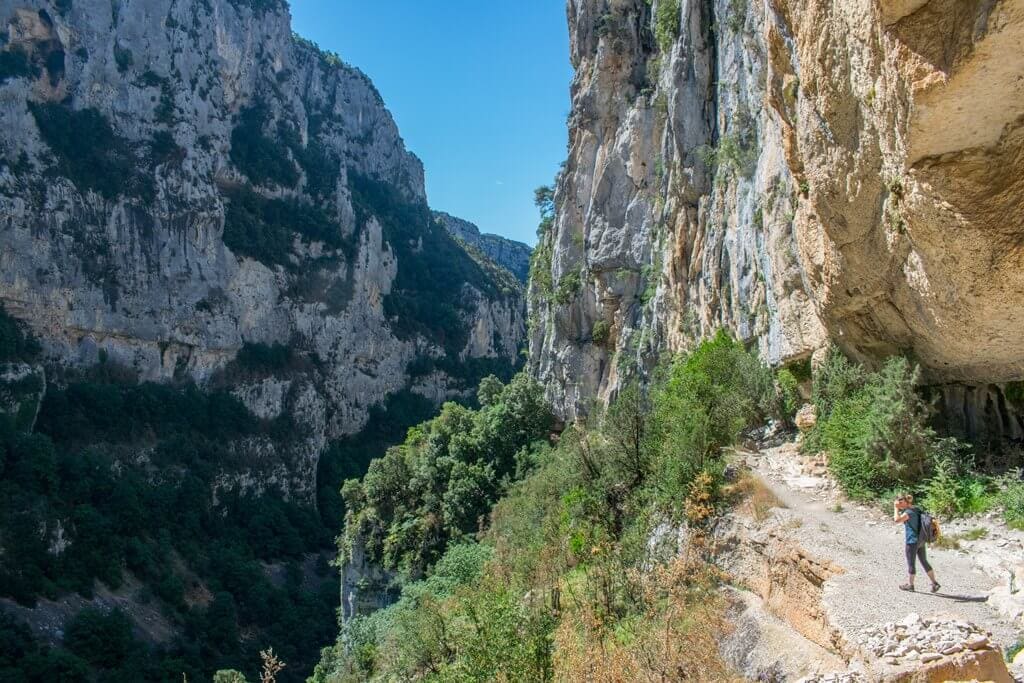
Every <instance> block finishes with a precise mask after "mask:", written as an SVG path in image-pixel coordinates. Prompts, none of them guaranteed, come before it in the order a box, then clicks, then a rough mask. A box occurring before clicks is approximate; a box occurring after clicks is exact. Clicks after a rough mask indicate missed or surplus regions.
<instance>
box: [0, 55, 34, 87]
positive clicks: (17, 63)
mask: <svg viewBox="0 0 1024 683" xmlns="http://www.w3.org/2000/svg"><path fill="white" fill-rule="evenodd" d="M28 76H30V77H32V78H37V77H38V76H39V67H37V66H35V65H34V64H33V63H32V61H31V60H30V59H29V56H28V54H27V53H26V52H25V51H24V50H23V49H21V48H20V47H13V48H11V49H9V50H3V51H0V83H4V82H5V81H7V80H8V79H10V78H25V77H28Z"/></svg>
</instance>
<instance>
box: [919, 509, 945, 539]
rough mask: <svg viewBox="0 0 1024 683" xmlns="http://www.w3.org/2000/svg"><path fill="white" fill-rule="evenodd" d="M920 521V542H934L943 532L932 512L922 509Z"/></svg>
mask: <svg viewBox="0 0 1024 683" xmlns="http://www.w3.org/2000/svg"><path fill="white" fill-rule="evenodd" d="M918 522H919V524H920V525H921V528H920V529H918V531H917V541H918V543H934V542H935V541H936V540H937V539H938V538H939V535H940V534H941V531H940V529H939V523H938V521H937V520H936V519H935V518H934V517H932V515H931V513H929V512H925V511H924V510H921V511H920V514H919V515H918Z"/></svg>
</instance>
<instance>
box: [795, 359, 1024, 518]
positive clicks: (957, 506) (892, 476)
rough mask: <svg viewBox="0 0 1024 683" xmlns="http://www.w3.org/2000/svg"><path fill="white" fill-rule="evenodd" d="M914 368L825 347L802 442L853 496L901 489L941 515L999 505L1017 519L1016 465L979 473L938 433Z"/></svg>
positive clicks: (968, 454)
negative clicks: (856, 359)
mask: <svg viewBox="0 0 1024 683" xmlns="http://www.w3.org/2000/svg"><path fill="white" fill-rule="evenodd" d="M919 375H920V370H919V369H918V368H917V367H915V366H912V365H911V364H910V363H909V362H908V361H907V360H906V359H905V358H901V357H893V358H890V359H889V360H888V361H886V362H885V363H884V364H883V365H882V367H881V368H880V369H879V370H878V371H877V372H870V371H868V370H866V369H865V368H863V367H862V366H860V365H857V364H855V363H851V362H850V361H849V360H847V359H846V357H845V356H843V355H842V354H841V353H840V352H839V351H838V350H835V349H833V350H832V352H831V353H830V354H829V356H828V358H827V359H826V360H825V362H824V363H823V364H822V365H821V367H819V368H817V369H816V370H815V372H814V376H813V401H814V404H815V407H816V409H817V413H818V420H817V423H816V425H815V427H814V430H813V431H812V432H811V433H810V434H809V435H808V438H807V440H806V441H805V444H804V447H805V449H806V450H810V451H817V450H825V451H827V452H828V453H829V466H830V468H831V470H832V473H833V474H834V475H835V476H836V478H837V479H838V481H839V483H840V484H841V485H842V486H843V489H844V490H845V491H846V493H847V494H848V495H850V496H851V497H853V498H857V499H862V500H870V499H876V498H886V499H888V498H891V496H892V494H893V493H894V492H895V491H896V490H909V491H912V492H915V493H917V494H918V500H920V501H921V503H922V504H923V505H924V507H926V508H927V509H929V510H932V511H933V512H935V513H938V514H941V515H947V516H955V515H963V514H971V513H977V512H983V511H985V510H987V509H990V508H992V507H995V506H1001V507H1002V508H1003V511H1004V516H1005V518H1006V521H1007V523H1008V524H1010V525H1011V526H1017V527H1024V480H1022V477H1021V473H1020V472H1019V471H1013V470H1011V471H1008V472H1004V473H998V472H995V473H992V472H990V473H987V474H983V473H979V472H978V471H977V470H976V467H975V462H974V455H973V452H972V449H971V448H970V447H969V446H968V445H967V444H963V443H960V442H958V441H957V440H956V439H954V438H949V437H947V438H941V437H939V436H938V434H937V433H936V431H935V430H934V429H933V428H932V426H931V424H930V420H931V417H932V412H933V411H932V408H931V405H930V404H929V403H928V402H927V401H926V400H925V398H924V396H923V395H922V393H921V391H920V389H919V387H918V380H919Z"/></svg>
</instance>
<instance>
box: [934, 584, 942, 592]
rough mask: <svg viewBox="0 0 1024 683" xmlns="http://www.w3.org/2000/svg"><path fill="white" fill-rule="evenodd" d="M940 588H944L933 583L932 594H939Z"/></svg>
mask: <svg viewBox="0 0 1024 683" xmlns="http://www.w3.org/2000/svg"><path fill="white" fill-rule="evenodd" d="M940 588H942V586H940V585H939V584H937V583H933V584H932V593H938V592H939V589H940Z"/></svg>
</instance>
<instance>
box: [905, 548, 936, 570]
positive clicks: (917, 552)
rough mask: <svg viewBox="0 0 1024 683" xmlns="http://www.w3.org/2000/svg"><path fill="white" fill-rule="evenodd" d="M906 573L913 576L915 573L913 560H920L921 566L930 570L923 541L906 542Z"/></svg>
mask: <svg viewBox="0 0 1024 683" xmlns="http://www.w3.org/2000/svg"><path fill="white" fill-rule="evenodd" d="M906 550H907V573H908V574H910V575H911V576H913V575H914V574H916V573H917V569H916V568H915V566H914V564H915V563H914V560H915V559H918V560H921V566H922V567H924V570H925V571H926V572H930V571H931V570H932V566H931V565H930V564H928V556H927V555H926V554H925V551H924V543H908V544H907V549H906Z"/></svg>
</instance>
